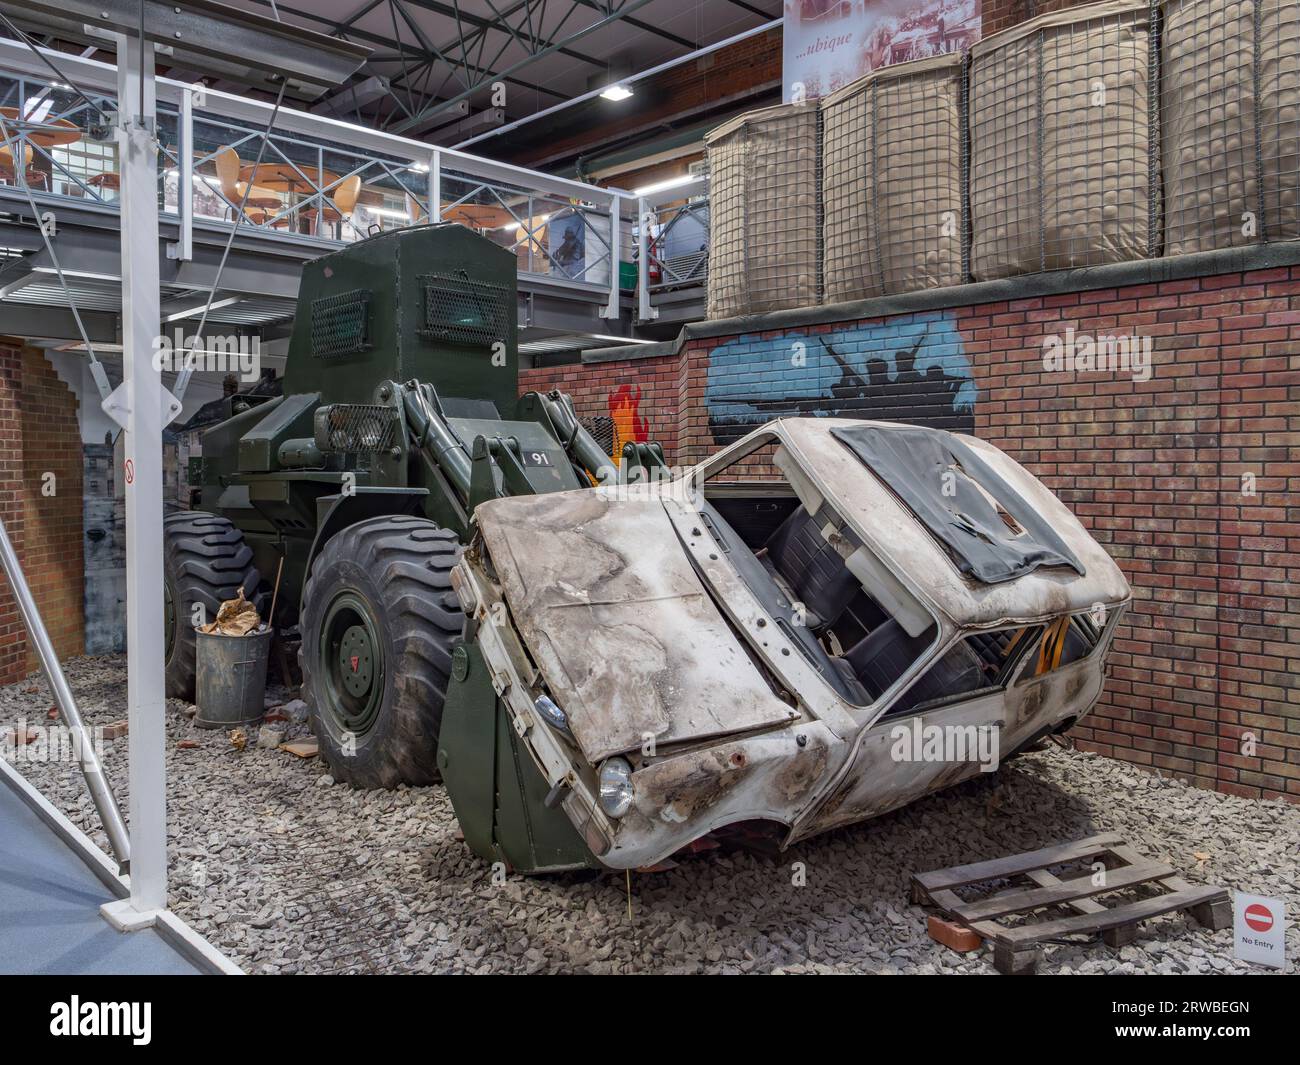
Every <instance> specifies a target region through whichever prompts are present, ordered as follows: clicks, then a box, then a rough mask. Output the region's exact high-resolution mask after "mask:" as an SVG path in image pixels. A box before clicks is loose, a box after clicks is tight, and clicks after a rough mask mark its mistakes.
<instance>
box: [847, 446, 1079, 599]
mask: <svg viewBox="0 0 1300 1065" xmlns="http://www.w3.org/2000/svg"><path fill="white" fill-rule="evenodd" d="M831 433H832V435H833V436H835V438H836V439H838V440H839V441H840V442H841V443H842V444H844V445H845V446H846V447H847V448H848V449H849V450H850V451H852V452H853V454H854V455H855V456H856V457H857V458H858V459H859V460H860V461H861V462H862V463H863V465H865V466H866V467H867V468H868V469H869V470H871V472H872V473H873V474H875V476H876V477H877V478H879V479H880V481H881V482H882V483H884V485H885V486H886V487H887V488H888V489H889V490H890V491H891V492H892V493H893V494H894V495H895V497H897V498H898V499H899V500H900V501H901V502H902V503H903V504H904V505H905V506H907V507H908V508H909V509H910V510H911V511H912V513H913V514H914V515H915V516H916V518H917V519H918V520H919V521H920V522H921V523H922V524H923V525H924V526H925V527H926V529H927V530H928V531H929V533H930V535H931V536H933V537H934V539H935V540H936V541H937V542H938V543H939V544H940V545H941V546H942V547H944V548H945V549H946V550H947V552H948V554H949V556H950V557H951V558H952V560H953V562H954V563H955V564H956V566H957V568H958V569H959V570H960V571H961V572H962V573H963V574H964V575H966V576H968V577H972V578H974V579H975V580H978V581H981V582H983V583H984V584H996V583H999V582H1001V581H1008V580H1013V579H1015V578H1016V577H1021V576H1024V575H1025V574H1026V573H1030V572H1032V571H1033V570H1035V569H1038V568H1039V567H1040V566H1068V567H1070V568H1072V569H1074V570H1075V571H1076V572H1077V573H1079V574H1080V575H1081V576H1082V575H1083V574H1084V567H1083V563H1082V562H1080V561H1079V559H1078V557H1077V556H1076V555H1075V554H1074V552H1073V551H1071V550H1070V548H1069V547H1068V545H1067V544H1066V543H1065V541H1064V540H1063V539H1062V538H1061V537H1060V536H1059V535H1058V534H1057V532H1056V530H1054V529H1053V528H1052V526H1051V524H1050V523H1049V522H1048V521H1047V520H1046V519H1044V518H1043V517H1042V515H1040V514H1039V513H1038V511H1037V510H1036V509H1035V508H1034V507H1033V506H1032V505H1031V504H1030V503H1028V502H1027V501H1026V500H1025V499H1024V498H1023V497H1021V495H1020V494H1019V493H1018V492H1017V491H1016V490H1015V489H1014V488H1013V487H1012V486H1011V485H1010V484H1008V483H1007V482H1006V480H1004V479H1003V478H1002V477H1001V476H1000V475H999V474H998V473H997V472H996V471H995V470H994V469H993V468H992V467H991V466H990V465H989V464H988V463H987V462H985V461H984V459H982V458H981V457H980V456H979V455H978V454H977V453H976V451H975V450H974V449H973V448H971V447H970V446H969V445H967V444H966V443H964V442H963V441H962V440H961V438H960V437H957V436H954V435H953V434H951V433H947V432H943V431H942V430H937V429H925V428H921V427H915V426H907V427H894V428H880V427H876V426H871V425H855V426H851V427H848V428H836V429H832V430H831Z"/></svg>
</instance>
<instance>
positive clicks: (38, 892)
mask: <svg viewBox="0 0 1300 1065" xmlns="http://www.w3.org/2000/svg"><path fill="white" fill-rule="evenodd" d="M113 898H114V896H113V895H112V894H111V893H110V892H109V890H108V889H107V888H106V887H105V886H104V885H103V884H102V883H101V882H100V881H99V880H98V879H97V878H96V877H95V875H94V874H93V873H92V872H91V871H90V870H89V869H88V868H87V867H86V865H85V863H84V862H82V860H81V859H80V858H79V857H78V856H77V854H76V853H75V852H74V851H73V850H72V848H71V847H69V846H68V845H67V844H66V843H64V841H63V840H62V839H60V838H59V837H58V836H57V835H56V834H55V833H54V831H53V830H52V829H50V828H49V826H48V825H46V824H45V823H44V822H43V821H41V819H40V818H39V817H37V816H36V814H35V813H34V812H33V811H32V810H31V809H30V808H29V807H28V806H27V804H26V803H24V802H23V800H22V799H21V798H19V796H18V795H17V794H16V793H15V792H14V791H13V790H12V789H11V788H10V787H8V786H7V785H6V784H5V783H4V781H3V780H0V974H4V975H22V974H27V975H31V974H37V975H51V974H63V975H80V974H88V975H117V974H128V975H135V974H147V973H158V974H162V975H176V976H181V975H195V974H197V973H198V970H197V969H196V968H195V967H194V966H193V965H192V964H191V963H190V962H189V961H188V960H186V959H185V958H184V957H182V956H181V955H180V954H178V953H177V952H176V951H175V950H173V949H172V947H171V946H170V944H168V943H167V942H166V941H165V940H164V939H163V938H162V937H161V936H159V935H158V933H157V932H156V931H154V930H153V929H151V928H150V929H145V930H144V931H140V932H132V933H121V932H116V931H114V930H113V929H112V928H110V927H109V926H108V924H107V923H106V922H105V921H104V919H103V918H102V917H101V916H100V915H99V907H100V905H101V904H102V903H105V902H111V901H112V900H113Z"/></svg>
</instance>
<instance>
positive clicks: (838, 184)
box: [821, 55, 966, 303]
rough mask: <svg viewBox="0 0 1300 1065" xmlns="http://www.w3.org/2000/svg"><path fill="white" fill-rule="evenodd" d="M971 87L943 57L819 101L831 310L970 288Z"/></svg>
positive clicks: (958, 64)
mask: <svg viewBox="0 0 1300 1065" xmlns="http://www.w3.org/2000/svg"><path fill="white" fill-rule="evenodd" d="M964 88H965V77H964V71H963V60H962V57H961V56H960V55H944V56H936V57H934V58H933V59H921V60H917V61H916V62H912V63H899V64H896V65H893V66H888V67H884V68H882V69H881V70H878V71H873V72H872V73H870V74H868V75H867V76H866V77H863V78H859V79H858V80H857V81H855V82H853V83H852V84H851V85H847V86H845V87H844V88H843V89H840V90H839V91H838V92H835V93H832V94H831V95H830V96H828V97H826V98H825V99H824V100H823V101H822V105H821V106H822V203H823V209H824V212H825V217H824V224H823V238H822V244H823V249H824V252H823V254H824V265H823V275H824V278H825V298H826V302H828V303H839V302H843V301H845V300H858V299H866V298H868V297H871V296H880V295H884V294H887V293H895V292H910V291H913V290H915V289H922V288H936V287H940V286H943V285H959V284H961V283H962V282H963V281H965V279H966V270H965V263H964V250H965V249H964V245H965V236H966V212H965V209H964V205H963V199H964V197H963V195H962V191H963V190H962V152H963V137H964V134H965V129H964V122H963V113H962V111H963V96H964Z"/></svg>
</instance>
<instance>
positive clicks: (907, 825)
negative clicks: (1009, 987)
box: [0, 656, 1300, 974]
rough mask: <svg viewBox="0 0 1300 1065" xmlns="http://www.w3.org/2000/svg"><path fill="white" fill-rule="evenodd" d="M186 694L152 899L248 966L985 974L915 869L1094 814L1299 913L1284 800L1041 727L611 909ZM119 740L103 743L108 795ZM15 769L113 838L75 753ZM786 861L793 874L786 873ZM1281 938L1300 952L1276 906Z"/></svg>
mask: <svg viewBox="0 0 1300 1065" xmlns="http://www.w3.org/2000/svg"><path fill="white" fill-rule="evenodd" d="M65 669H66V671H67V674H68V680H69V683H70V684H71V685H72V688H73V691H74V692H75V693H76V695H77V698H78V700H79V702H80V704H81V708H82V713H83V715H84V716H85V718H86V722H87V724H88V725H92V726H93V725H106V724H109V723H110V722H113V721H117V720H120V719H121V718H123V717H124V716H125V710H126V707H125V703H124V699H125V691H126V671H125V659H124V657H122V656H106V657H99V658H78V659H74V660H71V661H69V662H68V663H66V664H65ZM25 688H34V689H35V690H34V691H31V692H25V691H24V689H25ZM269 694H270V699H269V700H268V701H269V703H270V705H271V706H272V707H274V708H277V709H278V712H279V713H280V714H282V715H283V716H284V718H285V720H283V721H276V722H275V723H274V726H273V728H274V730H276V731H278V730H281V729H283V730H285V731H286V734H287V735H289V737H290V738H295V737H301V736H303V735H306V734H307V725H306V721H305V712H306V708H305V706H301V704H299V705H295V703H296V702H298V701H296V700H288V699H286V698H285V696H286V693H285V692H283V691H278V690H276V689H272V691H271V692H270V693H269ZM50 703H51V700H50V697H49V694H48V692H47V691H46V687H45V684H44V681H43V680H41V679H40V678H39V677H31V678H28V679H27V680H25V681H22V682H19V683H18V684H14V685H10V686H9V687H7V688H0V728H3V727H5V726H13V725H16V724H17V722H18V720H19V718H22V717H26V719H27V720H28V722H30V723H41V724H43V723H45V722H44V714H45V710H46V709H47V708H48V707H49V705H50ZM187 709H188V707H187V705H186V704H184V703H182V702H179V701H176V700H172V701H169V703H168V709H167V735H168V743H167V752H168V765H167V770H168V835H169V840H170V846H171V866H170V870H171V884H170V903H171V906H172V908H173V910H175V912H176V913H177V914H179V915H180V916H181V917H182V918H184V919H185V920H186V921H188V922H189V923H190V924H191V925H192V926H193V927H194V928H195V929H196V930H197V931H198V932H200V933H201V934H202V935H204V936H206V937H208V938H209V939H210V940H211V941H212V942H213V943H214V944H216V945H217V946H218V947H219V948H220V949H222V950H223V951H225V952H226V953H227V954H228V955H229V956H230V957H232V958H233V959H234V960H235V961H236V962H237V963H238V964H239V965H241V966H242V967H243V968H244V969H246V970H247V971H249V972H254V973H320V972H483V973H487V972H511V973H515V972H573V971H580V972H593V973H636V972H666V973H676V972H682V973H693V972H725V973H742V972H759V973H775V972H782V973H815V972H872V973H922V972H924V973H949V974H956V973H991V972H993V966H992V957H991V951H990V949H989V948H988V947H987V946H985V947H984V948H982V949H981V950H980V951H978V952H976V953H973V954H970V955H960V954H956V953H954V952H952V951H950V950H948V949H947V948H945V947H941V946H939V945H938V944H936V943H934V942H933V941H932V940H931V939H930V938H929V937H928V936H927V934H926V929H925V913H926V911H924V910H922V909H921V908H919V907H915V906H911V905H909V904H908V901H907V897H908V896H907V888H908V878H909V876H910V875H911V874H912V873H913V872H917V871H922V870H926V869H935V868H940V867H943V866H949V865H956V864H958V863H961V862H971V861H978V860H980V859H983V858H993V857H998V856H1001V855H1005V854H1010V853H1013V852H1016V851H1025V850H1031V849H1034V848H1037V847H1044V846H1047V845H1049V844H1051V843H1056V842H1061V841H1063V840H1067V839H1077V838H1080V837H1083V836H1087V835H1092V834H1095V833H1097V832H1102V831H1106V830H1114V831H1117V832H1120V833H1122V834H1123V835H1124V836H1126V837H1127V838H1128V839H1129V840H1130V841H1131V842H1132V843H1133V844H1134V845H1135V846H1136V847H1137V848H1138V849H1139V850H1141V851H1142V852H1143V853H1144V854H1146V855H1149V856H1151V857H1153V858H1158V859H1162V860H1164V861H1167V862H1169V863H1170V864H1171V865H1173V866H1174V867H1175V868H1177V869H1178V870H1179V871H1180V873H1181V874H1182V875H1183V876H1184V877H1185V878H1187V879H1188V880H1191V881H1193V882H1195V883H1214V884H1219V885H1221V886H1223V887H1227V888H1229V889H1236V890H1240V891H1248V892H1252V893H1256V894H1262V895H1270V896H1275V897H1280V898H1283V899H1285V900H1286V901H1287V906H1288V910H1289V912H1290V913H1291V914H1292V915H1295V914H1296V913H1300V807H1296V806H1293V805H1287V804H1285V803H1282V802H1267V803H1266V802H1258V801H1253V800H1248V799H1238V798H1234V797H1231V796H1227V795H1220V794H1217V793H1214V792H1209V791H1203V790H1200V789H1196V788H1191V787H1188V786H1186V785H1184V784H1182V783H1180V782H1178V781H1175V780H1171V779H1165V778H1161V777H1159V776H1157V775H1154V774H1152V773H1148V772H1145V771H1143V770H1140V769H1137V768H1136V767H1133V766H1130V765H1127V764H1125V763H1122V762H1117V761H1113V760H1110V759H1106V758H1101V757H1098V756H1094V755H1084V754H1078V753H1073V752H1067V751H1062V750H1059V749H1057V748H1055V747H1051V748H1049V749H1048V750H1046V751H1043V752H1041V753H1037V754H1032V755H1027V756H1025V757H1023V758H1021V759H1019V760H1018V761H1015V762H1013V763H1011V764H1010V765H1007V766H1004V767H1003V768H1002V770H1001V771H1000V772H999V773H997V774H993V775H990V776H987V777H983V778H981V779H979V780H976V781H971V782H969V783H966V784H961V785H958V786H957V787H955V788H952V789H950V790H948V791H946V792H943V793H941V794H939V795H935V796H931V797H930V798H927V799H924V800H922V801H921V802H918V803H915V804H913V805H911V806H909V807H906V808H905V809H903V810H900V811H897V812H895V813H893V814H888V815H886V816H884V817H881V818H877V819H876V820H875V821H871V822H867V823H865V824H861V825H857V826H854V827H851V828H848V829H844V830H840V831H837V832H832V833H829V834H827V835H824V836H820V837H818V838H816V839H813V840H809V841H807V842H805V843H800V844H797V845H796V846H795V847H793V848H792V849H791V850H790V851H788V852H787V853H785V854H783V855H781V856H779V858H777V859H772V858H769V857H764V856H760V855H757V854H753V853H749V852H747V851H735V850H728V849H723V850H714V851H711V852H709V853H706V854H701V855H697V856H694V857H689V858H685V859H681V860H679V861H678V862H677V864H676V866H675V868H673V869H671V870H670V871H668V872H663V873H655V874H637V873H633V874H632V876H631V905H632V918H631V920H630V921H629V919H628V901H629V900H628V880H627V878H625V877H624V876H623V875H622V874H597V873H582V874H577V873H575V874H566V875H561V876H548V877H536V878H532V879H525V878H523V877H520V876H516V875H513V874H511V875H509V876H507V877H506V879H505V882H504V883H503V884H496V883H494V880H493V876H492V870H491V868H490V867H489V866H488V865H487V864H486V863H484V862H482V861H480V860H479V859H478V858H476V857H474V855H472V854H471V853H470V852H469V850H468V849H467V848H466V846H465V844H464V843H462V842H460V841H459V839H458V837H457V825H456V819H455V816H454V814H453V813H452V809H451V804H450V802H449V801H448V799H447V795H446V792H445V791H444V790H443V789H442V788H441V787H428V788H417V789H410V788H399V789H397V790H396V791H371V792H358V791H353V790H351V789H349V788H347V787H344V786H342V785H336V784H334V782H333V780H332V779H331V778H330V777H329V776H328V775H327V774H326V773H325V772H324V766H323V765H322V764H321V762H320V760H319V759H317V758H307V759H303V758H296V757H294V756H292V755H290V754H287V753H285V752H284V751H281V750H278V749H275V748H271V747H268V746H264V745H263V744H262V738H261V735H260V734H259V736H258V742H256V743H255V742H249V743H248V744H247V745H246V746H245V748H244V749H243V750H238V749H236V748H235V747H234V746H233V745H232V744H231V742H230V740H229V738H228V737H227V735H226V733H225V732H223V731H206V730H202V729H198V728H196V727H194V725H193V723H192V721H191V719H190V717H189V716H187V714H186V710H187ZM250 739H251V737H250ZM182 741H184V742H186V743H187V745H188V744H194V746H192V747H190V748H189V749H182V748H180V747H178V744H179V743H181V742H182ZM128 743H129V738H128V737H126V736H123V737H121V738H120V739H116V740H112V741H109V742H107V743H106V744H105V746H104V764H105V766H106V768H107V772H108V774H109V778H110V780H111V782H112V785H113V788H114V790H115V792H116V793H117V796H118V800H119V802H121V804H122V806H123V809H125V808H126V800H127V774H126V768H127V766H126V750H127V744H128ZM20 768H21V771H22V772H23V773H24V774H25V775H26V776H27V777H28V778H29V779H30V780H32V782H33V783H35V784H36V786H37V787H39V788H40V789H41V791H42V792H43V793H44V794H45V795H46V797H47V798H49V799H50V800H51V801H52V802H54V803H55V804H56V805H57V806H58V807H60V808H61V809H62V810H63V811H64V812H65V813H66V814H67V815H68V816H69V817H70V818H71V819H72V820H73V821H74V822H75V823H76V824H78V825H79V826H80V827H81V828H83V829H84V830H86V831H87V832H88V833H89V834H90V835H91V836H92V838H94V839H95V840H96V842H97V843H98V844H99V845H100V846H101V847H103V848H104V849H105V850H107V841H106V840H105V838H104V835H103V832H102V829H101V828H100V825H99V821H98V817H97V815H96V813H95V810H94V806H93V805H92V804H91V802H90V798H89V796H88V795H87V794H86V789H85V784H84V782H83V781H82V779H81V775H80V773H79V772H78V770H77V767H76V766H75V765H73V764H52V765H51V764H39V763H37V764H25V765H22V766H21V767H20ZM1198 855H1202V856H1205V857H1198ZM795 862H802V863H803V864H804V869H805V876H806V884H805V886H802V887H800V886H795V881H796V880H797V879H798V878H797V877H795V876H794V875H793V870H792V865H793V863H795ZM1288 937H1289V939H1288V953H1289V955H1290V956H1291V958H1292V959H1295V958H1297V957H1300V927H1297V925H1296V924H1295V923H1294V921H1293V923H1292V926H1291V929H1290V930H1289V932H1288ZM1295 968H1296V966H1295V962H1294V960H1293V961H1292V962H1291V963H1290V967H1289V970H1288V971H1291V972H1294V971H1295ZM1039 971H1040V972H1041V973H1047V974H1052V973H1147V972H1187V973H1198V972H1204V973H1208V972H1262V971H1264V970H1260V969H1256V968H1254V967H1252V966H1247V965H1245V964H1244V963H1241V962H1238V961H1236V960H1235V959H1234V958H1233V957H1232V934H1231V932H1230V931H1228V930H1225V931H1220V932H1209V931H1206V930H1205V929H1203V928H1200V927H1199V926H1198V925H1196V923H1195V922H1194V921H1192V920H1191V919H1190V918H1188V917H1185V916H1183V915H1172V916H1169V917H1163V918H1157V919H1155V920H1153V921H1149V922H1146V923H1144V924H1143V925H1141V926H1140V928H1139V931H1138V935H1137V939H1136V940H1135V941H1134V942H1133V943H1132V944H1131V945H1129V946H1126V947H1124V948H1122V949H1121V950H1119V951H1111V950H1109V949H1107V948H1106V947H1104V946H1102V945H1100V944H1097V945H1079V946H1074V945H1071V946H1049V947H1047V948H1046V951H1045V957H1044V961H1043V964H1042V965H1041V966H1040V968H1039Z"/></svg>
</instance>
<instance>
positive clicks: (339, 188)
mask: <svg viewBox="0 0 1300 1065" xmlns="http://www.w3.org/2000/svg"><path fill="white" fill-rule="evenodd" d="M360 195H361V175H360V174H353V175H352V176H351V177H349V178H344V179H343V180H342V181H340V182H339V183H338V184H337V185H335V186H334V191H333V192H332V193H327V194H326V195H325V209H324V211H322V210H321V209H320V208H319V207H316V206H315V205H313V206H311V207H304V208H303V209H302V211H301V212H299V213H300V214H301V215H302V217H303V218H305V219H306V220H307V224H308V228H309V229H310V231H311V234H312V236H316V237H318V236H320V224H321V222H322V221H323V222H325V223H327V224H329V225H335V224H337V223H339V222H342V221H343V220H344V219H345V218H351V217H352V212H353V211H355V210H356V209H357V197H359V196H360Z"/></svg>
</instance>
